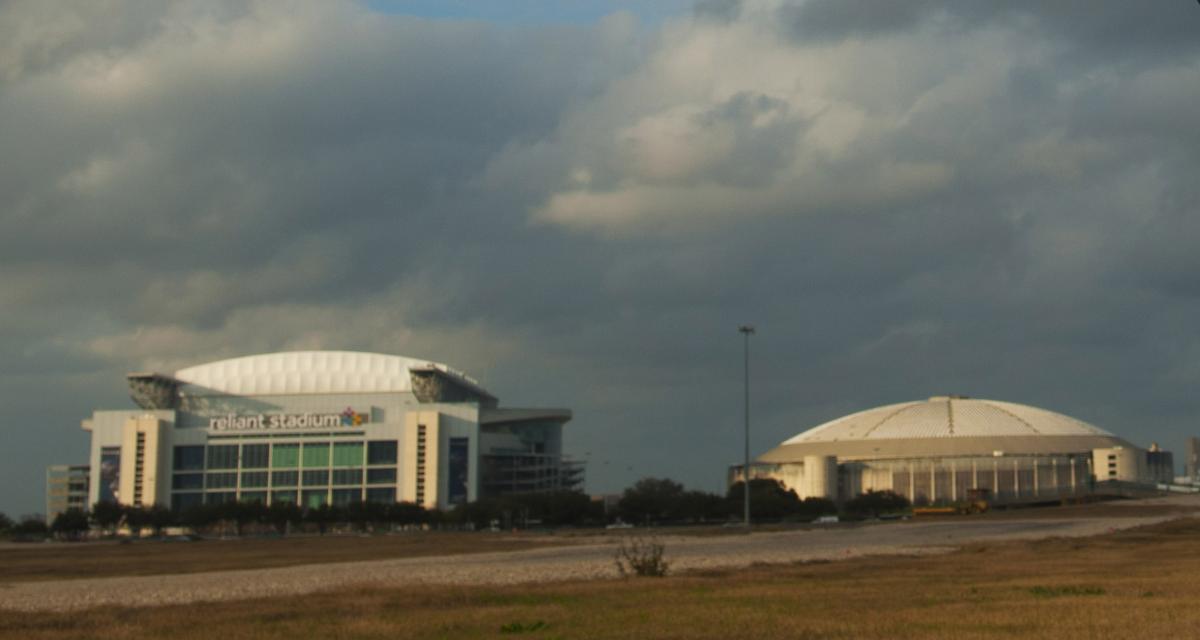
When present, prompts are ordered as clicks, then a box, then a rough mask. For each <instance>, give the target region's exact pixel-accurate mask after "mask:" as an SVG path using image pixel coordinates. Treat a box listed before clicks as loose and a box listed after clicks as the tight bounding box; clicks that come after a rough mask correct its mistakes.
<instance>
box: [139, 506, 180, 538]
mask: <svg viewBox="0 0 1200 640" xmlns="http://www.w3.org/2000/svg"><path fill="white" fill-rule="evenodd" d="M146 516H147V520H148V521H149V524H150V526H151V527H152V528H153V529H154V535H155V536H162V534H163V529H166V528H167V527H169V526H171V525H172V524H175V514H174V513H172V512H171V510H170V509H168V508H166V507H164V506H162V505H161V504H156V505H154V506H153V507H150V509H149V510H148V512H147V514H146Z"/></svg>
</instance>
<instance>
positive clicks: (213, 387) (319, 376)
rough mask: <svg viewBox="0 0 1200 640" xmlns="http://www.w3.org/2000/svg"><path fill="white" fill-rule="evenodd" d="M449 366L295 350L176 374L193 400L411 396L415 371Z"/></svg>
mask: <svg viewBox="0 0 1200 640" xmlns="http://www.w3.org/2000/svg"><path fill="white" fill-rule="evenodd" d="M431 365H432V366H434V367H436V368H438V369H442V370H449V369H448V368H447V367H446V366H445V365H440V364H437V363H431V362H429V361H427V360H415V359H413V358H405V357H403V356H391V355H385V354H382V353H360V352H356V351H289V352H284V353H266V354H261V355H255V356H244V357H241V358H231V359H229V360H220V361H218V362H210V363H208V364H202V365H198V366H195V367H188V368H186V369H180V370H179V371H176V372H175V379H176V380H179V381H180V382H183V383H185V385H186V386H185V393H187V394H188V395H205V394H206V393H212V392H218V393H227V394H232V395H271V394H282V393H367V392H394V391H411V390H412V378H411V376H410V375H409V371H408V370H409V368H412V367H428V366H431Z"/></svg>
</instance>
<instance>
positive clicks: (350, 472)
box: [333, 469, 363, 484]
mask: <svg viewBox="0 0 1200 640" xmlns="http://www.w3.org/2000/svg"><path fill="white" fill-rule="evenodd" d="M362 481H363V472H362V469H334V470H333V484H362Z"/></svg>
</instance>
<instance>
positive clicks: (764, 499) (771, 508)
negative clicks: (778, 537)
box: [725, 478, 803, 520]
mask: <svg viewBox="0 0 1200 640" xmlns="http://www.w3.org/2000/svg"><path fill="white" fill-rule="evenodd" d="M742 487H743V484H742V483H741V482H735V483H734V484H733V486H731V487H729V492H728V493H726V494H725V500H726V504H727V505H728V508H729V511H730V513H732V514H736V515H741V514H743V513H744V512H745V507H744V506H743V501H744V500H745V497H744V494H743V490H742ZM802 511H803V507H802V502H801V501H800V498H799V497H798V496H797V495H796V492H795V491H792V490H791V489H787V488H785V487H784V486H783V484H782V483H780V482H779V481H778V480H775V479H773V478H752V479H751V480H750V517H751V518H753V519H755V520H782V519H784V518H789V517H797V516H799V515H800V514H801V513H802Z"/></svg>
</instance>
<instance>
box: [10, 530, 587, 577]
mask: <svg viewBox="0 0 1200 640" xmlns="http://www.w3.org/2000/svg"><path fill="white" fill-rule="evenodd" d="M569 543H570V540H569V539H567V538H562V539H555V538H550V537H547V536H541V535H536V534H520V533H516V534H512V533H498V534H487V535H483V534H478V533H467V532H462V533H459V532H412V533H405V534H400V535H387V536H353V535H348V536H299V537H289V538H266V539H262V538H259V539H255V538H246V539H242V540H203V541H197V542H159V541H140V542H133V543H129V544H117V543H115V542H112V543H108V542H98V543H68V544H13V545H5V546H4V547H3V548H0V584H3V583H6V582H30V581H41V580H64V579H70V578H96V577H102V576H103V577H107V576H136V575H162V574H178V573H197V572H201V571H223V570H228V569H265V568H269V567H285V566H292V565H297V564H322V563H329V562H352V561H356V560H376V559H380V558H411V557H417V556H440V555H458V554H464V553H487V552H492V551H517V550H520V549H532V548H535V547H544V546H550V545H557V544H569Z"/></svg>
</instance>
